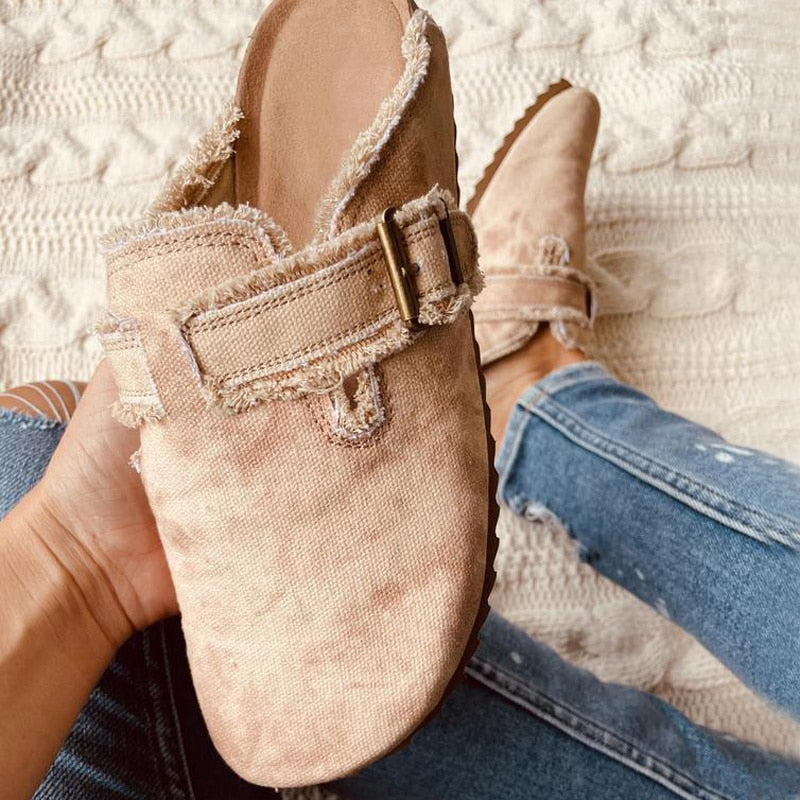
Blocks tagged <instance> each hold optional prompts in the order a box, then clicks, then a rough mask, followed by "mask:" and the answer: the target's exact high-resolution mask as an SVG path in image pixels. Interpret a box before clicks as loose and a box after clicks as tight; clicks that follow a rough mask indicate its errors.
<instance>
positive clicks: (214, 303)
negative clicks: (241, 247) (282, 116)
mask: <svg viewBox="0 0 800 800" xmlns="http://www.w3.org/2000/svg"><path fill="white" fill-rule="evenodd" d="M457 210H458V209H457V206H456V203H455V198H454V197H453V195H452V194H451V193H450V192H449V191H447V190H446V189H441V188H439V187H438V186H435V187H433V189H431V190H430V191H429V192H428V193H427V194H426V195H423V196H422V197H419V198H417V199H416V200H412V201H411V202H409V203H407V204H406V205H404V206H403V207H402V208H401V209H400V210H399V211H398V212H397V214H396V216H395V220H396V221H397V223H398V224H399V225H401V226H405V225H411V224H413V223H415V222H423V221H424V220H425V219H427V218H432V217H433V216H437V217H438V218H440V219H441V216H442V215H443V214H445V213H446V212H448V211H449V212H456V211H457ZM378 221H379V218H375V219H371V220H367V221H366V222H362V223H361V224H359V225H356V226H355V227H353V228H350V229H348V230H347V231H345V232H344V233H343V234H341V235H340V236H338V237H337V238H336V239H335V240H333V241H332V242H326V243H324V244H318V245H314V244H311V245H309V246H308V247H306V248H304V249H303V250H301V251H299V252H297V253H294V254H293V255H291V256H289V257H285V258H281V259H278V260H277V261H275V262H273V263H272V264H269V265H267V266H265V267H262V268H261V269H258V270H255V271H254V272H251V273H249V274H247V275H241V276H237V277H235V278H231V279H230V280H228V281H225V282H224V283H221V284H220V285H218V286H214V287H212V288H210V289H207V290H206V291H205V292H203V293H202V294H200V295H199V296H196V297H194V298H192V299H191V300H189V301H188V302H187V303H185V304H184V305H183V306H182V307H180V308H179V309H177V311H176V313H175V319H176V321H177V322H178V323H180V324H183V323H185V322H186V321H187V320H188V319H190V318H191V317H193V316H195V315H196V314H201V313H203V312H206V311H211V310H213V309H216V308H220V307H222V306H225V305H229V304H230V303H235V302H239V301H241V300H246V299H248V298H250V297H252V296H254V295H256V294H258V293H260V292H266V291H269V290H270V289H273V288H275V287H276V286H279V285H280V284H283V283H288V282H289V281H293V280H297V279H298V278H302V277H305V276H307V275H311V274H313V273H314V272H316V271H318V270H319V269H320V268H321V267H322V266H323V265H324V264H326V263H329V262H330V263H332V262H334V261H337V260H339V259H341V258H343V257H344V256H346V255H347V254H348V253H350V252H351V251H352V250H353V249H354V247H356V246H357V244H358V243H359V242H362V240H367V239H371V238H372V237H373V235H374V233H375V227H376V224H377V222H378ZM472 245H473V252H472V254H471V257H472V258H473V260H474V261H476V262H477V243H476V242H475V241H474V235H473V242H472ZM476 273H477V270H476ZM472 286H476V287H477V288H478V291H480V288H482V286H483V284H482V276H478V277H477V279H476V281H475V282H474V283H473V284H470V287H471V288H472Z"/></svg>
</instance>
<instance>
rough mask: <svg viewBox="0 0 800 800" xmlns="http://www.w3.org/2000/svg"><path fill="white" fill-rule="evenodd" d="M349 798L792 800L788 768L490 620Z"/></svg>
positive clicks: (798, 788)
mask: <svg viewBox="0 0 800 800" xmlns="http://www.w3.org/2000/svg"><path fill="white" fill-rule="evenodd" d="M331 788H332V789H334V790H335V791H336V792H338V793H340V794H341V795H342V796H343V797H346V798H350V800H486V798H503V800H538V799H539V798H557V800H667V798H670V800H674V798H676V797H680V798H691V799H692V800H798V798H800V764H796V763H793V762H790V761H787V760H784V759H781V758H778V757H776V756H773V755H770V754H767V753H765V752H763V751H761V750H759V749H758V748H756V747H753V746H752V745H748V744H744V743H742V742H739V741H736V740H733V739H731V737H727V736H724V735H721V734H719V733H716V732H714V731H711V730H708V729H705V728H702V727H700V726H697V725H695V724H693V723H692V722H690V721H689V720H688V719H687V718H686V717H684V716H683V715H682V714H681V713H680V712H679V711H677V710H676V709H675V708H674V707H672V706H670V705H669V704H668V703H665V702H664V701H662V700H659V699H658V698H656V697H653V696H652V695H649V694H646V693H645V692H641V691H638V690H636V689H633V688H630V687H625V686H618V685H614V684H605V683H602V682H601V681H599V680H598V679H597V678H595V677H594V676H593V675H591V674H590V673H589V672H586V671H585V670H581V669H579V668H577V667H574V666H572V665H570V664H567V663H566V662H565V661H563V660H562V659H561V658H560V657H559V656H558V655H557V654H556V653H555V652H554V651H552V650H550V649H549V648H548V647H546V646H545V645H543V644H541V643H539V642H536V641H534V640H533V639H531V638H530V637H529V636H528V635H527V634H525V633H524V632H523V631H522V630H520V629H518V628H516V627H515V626H513V625H511V624H510V623H508V622H506V621H505V620H503V619H502V618H501V617H499V616H498V615H496V614H494V613H491V614H490V615H489V618H488V620H487V622H486V624H485V625H484V627H483V629H482V631H481V644H480V646H479V648H478V651H477V652H476V654H475V656H474V657H473V658H472V659H471V661H470V663H469V665H468V667H467V671H466V677H465V679H464V680H463V681H461V682H460V683H459V685H458V686H457V688H456V689H455V690H454V691H453V693H452V694H451V695H450V696H449V697H448V698H447V700H446V701H445V703H444V706H443V708H442V710H441V712H440V713H439V714H438V715H437V716H436V717H434V718H433V719H432V720H431V721H430V722H429V723H428V724H427V725H426V726H425V727H424V728H422V729H421V730H420V731H418V732H417V733H416V734H415V736H414V738H413V740H412V742H411V744H410V745H409V746H408V747H407V748H405V749H404V750H401V751H400V752H399V753H396V754H394V755H391V756H388V757H386V758H384V759H382V760H381V761H379V762H377V763H376V764H373V765H372V766H370V767H368V768H367V769H365V770H363V771H362V772H360V773H359V774H358V775H356V776H354V777H351V778H347V779H345V780H342V781H337V782H336V783H334V784H331Z"/></svg>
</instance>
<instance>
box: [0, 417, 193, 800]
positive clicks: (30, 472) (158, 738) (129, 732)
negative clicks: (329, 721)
mask: <svg viewBox="0 0 800 800" xmlns="http://www.w3.org/2000/svg"><path fill="white" fill-rule="evenodd" d="M64 429H65V426H64V425H63V424H58V423H55V422H51V421H50V420H47V419H45V418H43V417H31V416H28V415H27V414H19V413H16V412H12V411H8V410H6V409H2V410H0V517H4V516H5V515H6V514H7V513H8V511H9V510H10V509H11V508H12V507H13V506H14V505H15V504H16V503H17V502H18V501H19V500H20V499H21V498H22V497H23V496H24V495H25V494H26V493H27V492H28V491H29V490H30V489H32V488H33V486H34V485H35V484H36V483H37V482H38V481H39V479H40V478H41V476H42V474H43V473H44V470H45V468H46V467H47V464H48V462H49V460H50V456H51V455H52V454H53V451H54V450H55V449H56V446H57V445H58V443H59V441H60V440H61V436H62V435H63V433H64ZM165 657H166V650H165V628H164V626H163V625H155V626H153V627H152V628H149V629H148V630H146V631H144V632H143V633H139V634H137V635H135V636H133V637H132V638H131V639H130V640H129V641H128V642H127V643H126V644H125V645H124V646H123V647H122V649H121V650H120V651H119V653H118V654H117V656H116V657H115V659H114V661H113V662H112V663H111V665H110V666H109V668H108V669H107V671H106V672H105V674H104V675H103V677H102V679H101V681H100V683H99V684H98V685H97V687H96V688H95V689H94V691H93V692H92V694H91V696H90V697H89V700H88V702H87V703H86V705H85V706H84V708H83V711H82V712H81V715H80V717H79V718H78V720H77V721H76V723H75V725H74V727H73V728H72V730H71V731H70V733H69V735H68V737H67V739H66V741H65V742H64V745H63V746H62V748H61V750H60V751H59V753H58V755H57V757H56V760H55V761H54V762H53V764H52V766H51V768H50V770H49V772H48V773H47V776H46V777H45V779H44V781H43V782H42V784H41V785H40V786H39V788H38V790H37V791H36V794H35V795H34V799H35V800H68V798H80V800H120V798H131V800H167V799H168V800H194V795H193V793H192V788H191V785H190V783H189V776H188V772H187V769H186V762H185V759H184V756H183V748H182V744H181V740H180V733H179V729H178V724H177V719H176V714H175V709H174V704H173V702H172V698H171V692H170V687H169V684H168V682H167V679H166V677H165V676H166V675H168V670H167V669H166V668H167V666H168V665H167V664H166V660H165Z"/></svg>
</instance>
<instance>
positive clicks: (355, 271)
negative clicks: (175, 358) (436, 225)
mask: <svg viewBox="0 0 800 800" xmlns="http://www.w3.org/2000/svg"><path fill="white" fill-rule="evenodd" d="M430 222H431V220H426V221H424V224H425V225H426V226H427V225H428V224H430ZM431 232H432V231H431V230H430V229H427V228H423V229H422V230H418V231H416V232H414V233H413V234H410V235H409V236H407V237H406V241H407V242H408V244H409V245H413V244H416V243H417V242H419V241H421V240H423V239H425V238H427V237H428V236H429V235H430V233H431ZM370 250H375V253H374V255H370V252H369V251H370ZM362 258H369V261H368V262H367V263H355V264H349V265H347V266H344V267H341V268H340V269H339V270H337V271H336V272H335V273H334V274H333V275H330V276H326V277H325V278H323V279H322V280H321V281H311V282H309V284H308V285H306V286H301V287H297V288H295V289H288V290H285V291H284V292H282V293H281V296H280V297H277V298H275V299H272V300H271V299H265V300H263V301H258V302H256V299H257V298H258V297H259V294H268V293H270V292H276V291H278V290H280V289H282V288H283V287H287V286H291V283H286V284H280V285H278V286H276V287H273V288H272V289H269V290H267V291H266V292H260V293H258V294H255V295H253V297H251V298H248V299H247V300H244V301H242V300H240V301H237V302H238V303H250V305H248V306H247V307H245V308H240V309H236V310H234V311H230V312H225V307H224V306H223V307H221V308H219V309H214V310H212V311H209V312H203V313H204V314H215V316H213V317H212V318H210V319H207V320H204V319H199V320H197V321H195V320H189V321H188V322H187V323H186V324H185V327H186V328H187V329H189V335H190V336H191V335H192V334H193V333H194V332H195V331H206V330H214V329H216V328H219V327H223V326H225V325H230V324H233V323H234V322H238V321H239V320H240V319H242V318H244V319H247V318H249V317H252V316H255V315H257V314H259V313H260V312H262V311H268V310H270V309H274V308H280V307H281V306H284V305H288V304H289V303H291V302H292V301H293V300H298V299H300V298H303V297H307V296H308V295H311V294H313V293H314V292H317V291H320V290H322V289H327V288H330V287H331V286H335V285H336V284H337V283H340V282H341V281H344V280H347V279H348V278H352V277H356V276H357V275H359V273H362V272H367V271H369V270H370V269H372V268H373V267H375V266H377V265H378V264H380V263H381V262H382V261H383V257H382V255H381V248H380V244H379V243H378V242H376V241H373V240H371V241H368V242H365V243H364V244H363V245H361V247H359V249H358V250H357V251H356V252H355V253H353V254H352V255H350V256H348V257H347V258H346V259H345V260H351V261H355V260H357V259H358V260H360V259H362ZM336 264H337V262H336V261H334V262H332V263H331V264H329V265H326V266H325V267H322V268H321V271H322V270H324V269H330V268H332V267H335V266H336ZM312 277H313V276H312ZM223 314H224V316H223Z"/></svg>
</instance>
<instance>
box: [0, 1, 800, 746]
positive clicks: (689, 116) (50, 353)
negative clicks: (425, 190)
mask: <svg viewBox="0 0 800 800" xmlns="http://www.w3.org/2000/svg"><path fill="white" fill-rule="evenodd" d="M264 5H265V2H264V0H198V2H194V3H192V2H187V0H151V2H147V3H137V2H126V1H125V0H99V1H98V2H94V1H93V0H60V1H59V2H56V3H53V2H48V0H6V2H5V3H3V4H2V5H0V71H2V83H0V187H1V188H2V191H1V192H0V220H2V222H1V224H0V253H1V255H2V258H1V259H0V272H1V274H2V281H1V282H0V387H6V386H8V385H11V384H13V383H16V382H20V381H26V380H33V379H42V378H54V377H59V376H64V377H70V378H80V379H86V378H88V377H89V375H90V373H91V371H92V367H93V365H94V364H95V363H96V361H97V359H98V358H99V351H98V348H97V345H96V343H95V342H94V340H93V339H92V338H91V337H90V336H89V335H88V334H87V332H86V328H87V326H88V325H89V324H90V322H91V321H92V318H93V315H94V314H95V312H96V311H97V310H98V309H99V308H100V307H101V305H102V303H103V293H104V279H103V266H102V262H101V258H100V255H99V252H98V247H97V244H96V239H97V237H98V236H99V235H101V234H102V233H104V232H105V231H107V230H108V229H110V228H112V227H114V226H116V225H117V224H121V223H123V222H127V221H130V220H133V219H134V218H136V217H137V216H138V215H139V214H140V213H141V212H142V211H143V209H144V207H145V205H146V203H147V201H148V199H150V198H151V197H152V196H153V195H154V193H155V191H156V189H157V187H158V185H159V184H160V182H161V180H162V178H163V176H164V174H165V173H166V172H167V170H169V169H170V168H171V167H172V166H173V165H174V164H175V162H176V160H177V159H179V158H180V157H181V155H182V154H183V153H184V152H185V151H186V149H187V148H188V145H189V143H190V141H191V140H192V139H193V138H194V137H196V136H197V135H198V134H200V133H201V132H202V131H203V130H204V129H205V128H206V126H207V125H208V124H209V122H210V121H211V120H212V119H213V117H214V116H215V115H216V114H217V112H218V111H219V110H220V108H221V106H222V104H223V102H224V101H225V100H226V99H227V98H228V97H229V96H230V95H231V94H232V92H233V87H234V84H235V77H236V72H237V68H238V63H239V61H240V59H241V56H242V55H243V46H244V44H245V42H246V38H247V36H248V34H249V32H250V30H251V28H252V26H253V24H254V22H255V20H256V19H257V17H258V15H259V14H260V13H261V11H262V10H263V7H264ZM428 7H429V8H430V10H431V11H432V13H433V14H434V16H435V17H436V18H437V19H438V21H439V22H440V24H441V25H442V27H443V28H444V30H445V33H446V34H447V36H448V40H449V42H450V47H451V61H452V72H453V78H454V88H455V94H456V114H457V121H458V130H459V150H460V160H461V169H462V171H461V182H462V187H463V190H464V195H465V197H468V196H469V194H470V191H471V187H472V186H474V184H475V183H476V181H477V180H478V178H479V177H480V174H481V171H482V168H483V165H484V164H486V163H488V161H489V160H490V159H491V156H492V153H493V151H494V149H495V148H496V147H497V146H498V145H499V143H500V141H501V140H502V137H503V136H504V135H505V133H506V131H507V130H508V129H510V127H511V126H512V124H513V122H514V120H515V119H516V118H517V117H518V116H519V115H520V114H521V113H522V112H523V110H524V109H525V107H526V106H527V105H528V104H530V103H531V102H532V101H533V100H534V98H535V97H536V95H537V93H538V92H539V91H540V90H542V89H543V88H545V87H546V86H547V85H548V84H550V83H553V82H555V81H556V80H558V79H560V78H561V77H566V78H567V79H569V80H570V81H571V82H573V83H574V84H576V85H582V86H586V87H588V88H590V89H592V90H593V91H594V92H595V93H596V94H597V95H598V96H599V98H600V101H601V104H602V107H603V121H602V123H601V130H600V136H599V140H598V148H597V153H596V159H595V164H594V168H593V172H592V176H591V181H590V187H589V193H588V208H589V218H590V225H589V252H590V257H591V262H592V263H591V271H592V273H593V275H594V277H595V278H596V279H597V281H598V282H599V284H600V286H601V318H600V320H599V326H598V336H597V346H596V355H597V356H598V357H599V358H600V359H601V360H603V361H604V362H605V363H606V364H608V365H609V366H610V367H611V369H612V370H613V371H614V372H615V373H616V374H617V375H619V376H620V377H622V378H624V379H626V380H628V381H630V382H631V383H633V384H634V385H635V386H637V387H638V388H641V389H643V390H645V391H647V392H648V393H650V394H651V395H653V396H654V397H655V398H656V399H657V400H658V401H660V402H661V403H662V404H664V405H665V406H667V407H668V408H670V409H672V410H676V411H679V412H680V413H683V414H685V415H687V416H689V417H691V418H692V419H695V420H698V421H700V422H702V423H705V424H707V425H709V426H711V427H713V428H715V429H717V430H719V431H720V432H721V433H723V435H725V436H727V437H728V438H730V439H732V440H733V441H735V442H741V443H743V444H745V445H749V446H755V447H760V448H762V449H766V450H768V451H770V452H772V453H776V454H778V455H781V456H784V457H787V458H793V459H796V460H800V335H798V334H799V333H800V318H799V316H798V308H800V268H799V267H798V264H800V40H798V36H797V30H798V26H800V5H798V4H797V3H796V2H795V3H792V2H789V1H788V0H786V1H785V2H781V1H780V0H771V2H769V3H752V2H746V1H745V0H702V2H700V1H699V0H608V1H607V2H602V3H600V2H577V0H538V2H535V1H534V0H429V2H428ZM501 527H502V531H501V538H502V545H501V550H500V554H499V556H498V561H497V566H498V571H499V582H498V586H497V589H496V591H495V595H494V605H495V608H497V609H498V610H499V611H501V612H502V613H504V614H505V615H507V616H508V617H509V618H510V619H511V620H513V621H514V622H516V623H518V624H520V625H521V626H523V627H524V628H525V629H527V630H528V631H530V632H531V633H532V634H534V635H536V636H538V637H541V638H542V639H544V640H546V641H547V642H549V643H550V644H551V645H553V646H554V647H556V648H557V649H558V650H559V651H560V652H562V653H563V654H564V655H565V656H566V657H568V658H569V659H571V660H573V661H574V662H576V663H578V664H580V665H583V666H586V667H588V668H590V669H592V670H594V671H595V672H596V673H597V674H598V675H600V676H601V677H602V678H604V679H608V680H613V681H620V682H625V683H630V684H634V685H637V686H641V687H644V688H646V689H648V690H650V691H652V692H655V693H657V694H659V695H660V696H662V697H664V698H666V699H668V700H669V701H670V702H672V703H674V704H675V705H676V706H678V707H679V708H680V709H682V710H683V711H684V712H685V713H686V714H688V715H689V716H690V717H692V718H694V719H695V720H697V721H699V722H701V723H703V724H706V725H710V726H713V727H717V728H719V729H722V730H724V731H728V732H731V733H734V734H738V735H740V736H743V737H746V738H749V739H752V740H754V741H756V742H759V743H761V744H763V745H766V746H769V747H771V748H773V749H776V750H781V751H785V752H791V753H794V754H796V755H800V728H798V727H797V726H795V725H794V724H792V723H790V722H788V721H787V720H786V719H784V718H783V717H781V716H780V715H778V714H777V713H776V712H774V711H771V710H769V709H768V708H767V707H766V705H765V704H763V703H762V702H761V701H760V700H758V699H757V698H756V697H754V696H753V695H752V694H751V693H750V692H748V691H747V690H746V689H745V688H744V687H743V686H742V685H741V684H740V683H738V682H737V681H736V679H735V678H734V677H733V676H732V675H730V674H729V673H728V672H727V671H726V670H725V669H724V668H723V667H722V666H721V665H719V664H718V663H717V662H716V661H715V660H714V659H713V658H712V657H711V656H710V655H708V654H707V653H706V652H705V651H704V650H703V649H702V648H701V647H700V646H699V645H697V644H696V643H694V642H693V641H692V640H691V639H689V637H688V636H686V635H685V634H683V633H681V632H680V631H678V630H677V629H675V627H674V626H672V624H671V623H669V622H668V621H667V620H665V619H662V618H661V617H659V616H657V615H656V614H655V613H654V612H652V611H650V610H649V609H647V608H645V607H644V606H643V605H642V604H640V603H639V602H638V601H636V600H634V599H633V598H632V597H630V596H628V595H626V594H625V593H624V592H623V591H621V590H619V589H618V588H616V587H615V586H613V585H612V584H611V583H609V582H608V581H605V580H604V579H601V578H600V577H598V576H597V575H596V574H595V573H593V572H592V571H591V569H589V568H588V567H586V566H582V565H578V563H577V561H576V559H575V557H574V554H573V551H572V547H571V545H570V543H569V539H568V537H567V536H566V534H565V533H564V532H563V531H561V530H557V529H556V528H554V527H553V526H552V525H548V524H544V523H535V522H521V521H515V520H513V519H509V518H505V519H504V520H503V521H502V525H501ZM731 535H732V536H735V535H738V534H734V533H732V534H731ZM775 588H776V591H779V590H780V586H776V587H775ZM799 613H800V612H799Z"/></svg>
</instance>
